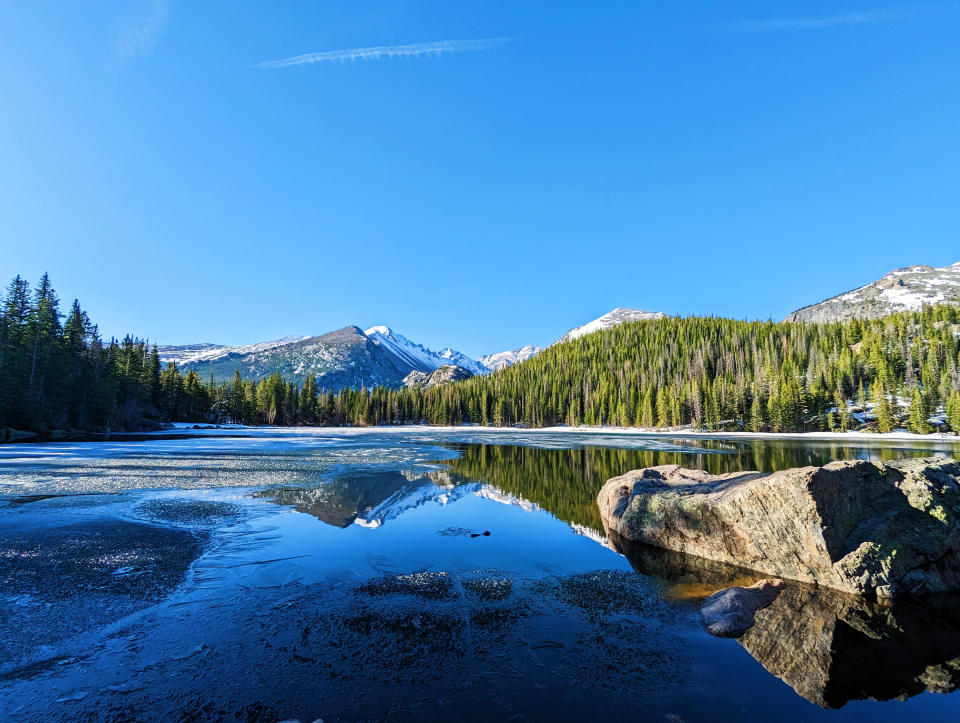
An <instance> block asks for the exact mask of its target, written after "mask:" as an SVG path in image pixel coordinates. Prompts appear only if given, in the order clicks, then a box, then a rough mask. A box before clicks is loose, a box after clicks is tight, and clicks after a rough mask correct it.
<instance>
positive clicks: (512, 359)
mask: <svg viewBox="0 0 960 723" xmlns="http://www.w3.org/2000/svg"><path fill="white" fill-rule="evenodd" d="M539 352H540V347H538V346H534V345H533V344H527V345H526V346H521V347H518V348H516V349H511V350H510V351H501V352H498V353H496V354H486V355H484V356H482V357H480V358H479V359H477V361H478V362H479V363H480V364H482V365H483V366H485V367H486V368H487V369H489V370H491V371H497V370H498V369H504V368H506V367H511V366H513V365H514V364H519V363H520V362H522V361H526V360H527V359H529V358H530V357H532V356H534V355H535V354H537V353H539Z"/></svg>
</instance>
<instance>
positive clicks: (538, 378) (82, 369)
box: [0, 275, 960, 433]
mask: <svg viewBox="0 0 960 723" xmlns="http://www.w3.org/2000/svg"><path fill="white" fill-rule="evenodd" d="M868 408H869V410H870V414H869V416H868V417H865V416H864V411H865V410H866V409H868ZM937 413H939V414H940V415H941V416H942V417H943V423H942V425H940V426H941V428H944V429H947V428H949V429H952V430H954V431H956V430H960V310H958V308H957V307H955V306H950V305H943V306H937V307H927V308H924V309H923V310H922V311H918V312H907V313H900V314H893V315H891V316H888V317H884V318H883V319H877V320H860V319H854V320H850V321H844V322H835V323H829V324H801V323H790V322H781V323H774V322H770V321H767V322H762V321H737V320H732V319H722V318H714V317H703V318H701V317H691V318H685V319H681V318H665V319H657V320H650V321H639V322H633V323H628V324H623V325H621V326H617V327H614V328H612V329H607V330H604V331H600V332H596V333H593V334H588V335H586V336H583V337H580V338H579V339H575V340H572V341H569V342H565V343H562V344H556V345H554V346H551V347H549V348H547V349H545V350H543V351H542V352H540V353H539V354H538V355H537V356H535V357H533V358H532V359H530V360H527V361H526V362H523V363H522V364H518V365H516V366H513V367H507V368H506V369H503V370H501V371H499V372H496V373H494V374H492V375H490V376H483V377H473V378H471V379H468V380H465V381H462V382H457V383H453V384H448V385H444V386H439V387H434V388H430V389H393V388H388V387H375V388H372V389H366V388H361V389H349V388H347V389H339V390H331V389H321V388H318V386H317V381H316V378H315V377H308V378H307V379H306V380H305V381H304V382H303V383H302V384H294V383H293V382H291V381H290V380H287V379H284V378H283V377H281V376H280V375H279V374H274V375H271V376H268V377H263V378H261V379H259V380H255V379H245V378H242V377H241V376H240V374H239V372H238V373H236V374H235V375H234V378H233V379H232V380H231V381H228V382H222V383H220V384H217V383H216V382H215V381H214V379H213V378H212V377H211V378H210V379H209V380H207V381H203V380H201V379H200V378H199V377H198V376H197V374H196V372H194V371H187V372H186V373H185V374H184V373H182V372H181V370H180V369H179V368H178V367H177V365H176V364H175V363H172V362H171V363H167V364H166V365H164V364H162V363H161V362H160V358H159V354H158V352H157V349H156V347H155V346H150V345H149V344H148V343H147V342H146V341H144V340H143V339H140V338H137V337H131V336H127V337H125V338H123V339H122V340H119V341H118V340H116V339H111V340H110V341H108V342H105V341H104V340H103V339H101V337H100V334H99V331H98V329H97V326H96V325H95V324H93V323H91V321H90V319H89V318H88V317H87V314H86V313H85V312H84V311H83V310H82V309H81V307H80V304H79V303H78V302H77V301H74V302H73V304H72V306H71V308H70V311H69V312H67V313H66V314H64V313H62V312H61V310H60V306H59V300H58V298H57V295H56V293H55V292H54V290H53V287H52V285H51V283H50V279H49V278H48V276H47V275H44V276H43V278H42V279H41V280H40V282H39V283H38V284H37V285H36V286H35V287H33V288H32V289H31V287H30V285H29V284H28V283H27V282H26V281H25V280H24V279H22V278H21V277H19V276H17V277H16V278H15V279H13V281H11V282H10V285H9V286H8V288H7V291H6V294H5V296H4V299H3V302H2V308H0V429H3V428H12V429H20V430H30V431H36V432H40V433H49V432H50V431H51V430H55V429H65V430H66V429H73V430H84V431H102V430H127V431H136V430H141V429H146V428H150V427H155V426H158V425H160V424H162V423H165V422H171V421H189V422H209V423H218V422H236V423H242V424H270V425H323V426H328V425H345V424H351V425H380V424H404V423H415V424H417V423H427V424H463V423H473V424H480V425H494V426H511V425H524V426H530V427H543V426H552V425H557V424H566V425H571V426H578V425H581V424H584V425H616V426H625V427H628V426H635V427H645V428H654V427H680V426H688V425H689V426H692V427H694V428H698V429H706V430H749V431H756V432H760V431H772V432H794V431H820V430H839V431H842V430H847V429H852V428H864V427H866V428H870V429H876V430H878V431H882V432H886V431H890V430H892V429H894V428H896V427H898V426H901V425H906V426H908V427H909V428H910V429H911V430H913V431H917V432H929V431H931V430H932V429H933V428H934V426H933V424H931V422H930V421H929V420H930V418H931V416H933V415H935V414H937Z"/></svg>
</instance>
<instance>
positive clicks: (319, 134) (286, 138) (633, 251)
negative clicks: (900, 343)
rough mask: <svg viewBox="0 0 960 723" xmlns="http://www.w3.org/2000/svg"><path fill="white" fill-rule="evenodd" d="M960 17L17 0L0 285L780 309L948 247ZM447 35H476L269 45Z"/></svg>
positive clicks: (494, 309)
mask: <svg viewBox="0 0 960 723" xmlns="http://www.w3.org/2000/svg"><path fill="white" fill-rule="evenodd" d="M958 38H960V6H958V4H956V3H953V2H944V3H933V4H929V5H924V4H917V5H896V4H890V3H885V2H882V1H881V0H877V1H876V2H847V1H846V0H832V1H830V2H811V1H810V0H804V1H803V2H799V1H795V2H787V1H783V2H765V3H747V2H733V1H718V0H714V1H713V2H707V1H705V0H699V1H697V0H690V1H688V2H639V1H638V0H631V1H629V2H613V1H605V2H602V3H592V2H591V3H588V2H581V3H577V2H562V3H557V2H546V1H545V2H517V1H516V0H503V1H500V0H458V1H457V2H441V1H439V0H438V1H437V2H404V1H402V0H382V1H381V2H363V1H362V0H348V1H344V2H319V1H317V2H307V1H305V0H301V1H299V2H282V1H281V0H277V2H269V3H237V2H234V1H233V0H230V1H229V2H228V1H226V0H223V1H220V2H213V1H210V2H187V1H186V0H143V1H139V0H130V1H125V2H85V3H82V2H69V3H67V2H62V1H61V0H56V1H50V0H6V2H3V3H2V5H0V159H2V160H0V164H2V165H0V167H2V169H3V172H2V174H0V272H2V274H3V277H4V278H3V280H2V282H3V283H4V284H5V283H6V281H7V280H8V279H9V278H10V277H12V276H13V275H14V274H16V273H21V274H24V275H26V276H28V277H30V278H31V280H35V279H36V278H37V277H38V276H39V275H40V274H41V273H42V272H43V271H44V270H47V271H49V272H50V274H51V276H52V278H53V281H54V284H55V286H56V288H57V290H58V291H59V292H60V294H61V296H62V297H63V299H64V301H65V303H69V301H70V300H71V299H72V298H73V297H75V296H76V297H79V298H80V300H81V302H82V304H83V305H84V306H85V308H86V309H87V310H88V311H89V313H90V315H91V316H92V317H93V318H94V320H95V321H98V322H100V324H101V327H102V329H103V331H104V333H106V334H107V335H110V334H117V335H119V334H123V333H125V332H128V331H129V332H133V333H136V334H139V335H141V336H147V337H149V338H150V339H152V340H155V341H158V342H160V343H185V342H197V341H213V342H221V343H242V342H253V341H258V340H263V339H271V338H276V337H279V336H283V335H286V334H296V333H303V334H314V333H322V332H325V331H328V330H330V329H334V328H339V327H341V326H344V325H347V324H358V325H360V326H362V327H366V326H370V325H373V324H389V325H391V326H393V327H394V328H395V329H396V330H398V331H400V332H401V333H404V334H406V335H407V336H409V337H411V338H413V339H415V340H417V341H420V342H422V343H425V344H427V345H430V346H433V347H435V348H439V347H442V346H444V345H448V344H449V345H452V346H454V347H456V348H459V349H461V350H462V351H464V352H467V353H470V354H479V353H485V352H491V351H498V350H501V349H504V348H509V347H513V346H518V345H521V344H524V343H528V342H532V343H538V344H543V343H549V342H551V341H553V340H554V339H555V338H557V337H558V336H560V335H561V334H562V333H563V332H564V331H566V330H567V329H568V328H569V327H571V326H574V325H576V324H579V323H583V322H585V321H587V320H589V319H591V318H593V317H595V316H598V315H599V314H601V313H604V312H606V311H608V310H609V309H611V308H613V307H615V306H631V307H636V308H644V309H651V310H661V311H664V312H667V313H670V314H681V315H686V314H717V315H725V316H734V317H750V318H756V317H759V318H767V317H771V316H772V317H774V318H779V317H781V316H783V315H784V314H786V313H787V312H789V311H791V310H793V309H794V308H796V307H799V306H802V305H805V304H807V303H812V302H816V301H819V300H821V299H823V298H825V297H828V296H832V295H834V294H836V293H838V292H841V291H844V290H847V289H849V288H852V287H854V286H858V285H860V284H862V283H866V282H868V281H870V280H872V279H874V278H877V277H878V276H880V275H882V274H883V273H884V272H886V271H888V270H890V269H892V268H894V267H897V266H903V265H908V264H914V263H929V264H933V265H944V264H949V263H953V262H955V261H960V42H958ZM439 41H483V42H454V43H450V44H447V45H443V46H437V45H425V46H419V47H417V48H413V49H410V50H407V51H404V52H407V53H408V54H407V55H403V56H399V57H398V55H397V52H401V51H394V52H393V53H392V54H391V53H388V52H387V51H383V50H379V51H378V50H374V51H366V54H367V56H368V59H366V60H357V59H354V60H349V59H343V58H346V57H348V56H351V55H354V56H355V55H356V53H353V54H349V53H346V54H341V55H332V56H331V55H327V56H315V57H314V58H313V60H314V61H315V62H301V61H298V62H293V63H291V64H287V65H284V64H274V65H269V63H271V61H279V60H283V59H286V58H291V57H293V56H298V55H301V54H307V53H325V52H329V51H339V50H353V49H358V48H383V47H385V46H397V45H411V44H418V43H438V42H439ZM440 49H442V50H443V52H431V51H437V50H440ZM337 58H341V60H339V61H338V60H337ZM302 60H306V59H302ZM263 63H267V64H268V65H266V66H264V65H262V64H263ZM278 65H279V66H280V67H277V66H278Z"/></svg>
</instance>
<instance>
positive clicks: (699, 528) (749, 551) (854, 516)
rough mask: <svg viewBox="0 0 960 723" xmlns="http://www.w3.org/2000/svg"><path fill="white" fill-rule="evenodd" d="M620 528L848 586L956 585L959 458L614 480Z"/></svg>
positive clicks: (914, 588)
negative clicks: (957, 460) (955, 459)
mask: <svg viewBox="0 0 960 723" xmlns="http://www.w3.org/2000/svg"><path fill="white" fill-rule="evenodd" d="M597 503H598V505H599V508H600V516H601V518H602V519H603V522H604V525H605V527H606V528H607V530H608V531H609V532H611V533H613V534H614V535H616V536H619V537H621V538H625V539H627V540H632V541H636V542H643V543H646V544H649V545H655V546H657V547H662V548H665V549H668V550H674V551H676V552H682V553H684V554H688V555H696V556H698V557H703V558H706V559H709V560H715V561H718V562H723V563H727V564H730V565H737V566H739V567H744V568H748V569H751V570H756V571H758V572H761V573H763V574H765V575H772V576H776V577H781V578H788V579H792V580H799V581H802V582H809V583H815V584H818V585H823V586H826V587H830V588H834V589H836V590H842V591H844V592H848V593H854V594H858V595H861V594H868V595H876V596H878V597H883V598H892V597H896V596H898V595H903V594H914V595H918V594H928V593H934V592H944V591H950V590H960V464H958V463H957V462H956V461H954V460H949V459H906V460H900V461H897V462H891V463H887V464H880V463H873V462H865V461H854V462H832V463H830V464H827V465H825V466H823V467H801V468H796V469H789V470H783V471H780V472H774V473H772V474H762V473H758V472H742V473H734V474H725V475H719V476H714V475H710V474H708V473H706V472H703V471H699V470H686V469H682V468H680V467H678V466H676V465H665V466H661V467H651V468H648V469H641V470H635V471H633V472H629V473H627V474H625V475H623V476H622V477H614V478H613V479H611V480H609V481H608V482H607V483H606V484H605V485H604V486H603V489H601V490H600V494H599V496H598V498H597Z"/></svg>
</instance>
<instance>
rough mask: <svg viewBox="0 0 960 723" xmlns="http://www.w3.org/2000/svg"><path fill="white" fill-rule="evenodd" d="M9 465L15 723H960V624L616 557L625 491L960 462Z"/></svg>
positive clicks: (236, 450) (0, 650) (350, 460)
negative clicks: (622, 478)
mask: <svg viewBox="0 0 960 723" xmlns="http://www.w3.org/2000/svg"><path fill="white" fill-rule="evenodd" d="M244 434H245V436H240V435H237V436H235V437H223V438H221V437H215V436H212V435H211V436H199V437H197V438H188V439H173V438H167V439H161V440H131V441H130V442H127V443H90V444H81V443H72V444H60V445H42V446H41V445H10V446H7V447H4V448H0V498H2V501H0V719H2V720H24V721H34V720H36V721H40V720H44V721H46V720H118V721H120V720H158V721H160V720H163V721H168V720H182V721H206V720H240V721H279V720H285V719H300V720H302V721H313V720H315V719H317V718H322V719H324V720H326V721H330V720H370V719H384V718H386V719H400V720H410V719H413V720H445V719H449V720H458V719H470V720H489V719H510V718H513V719H520V720H522V719H529V720H542V719H546V718H553V719H561V720H564V719H571V718H585V717H595V716H598V717H604V718H607V719H613V720H619V719H624V720H635V719H637V718H644V719H653V720H657V719H659V720H708V719H709V720H715V719H717V718H720V719H726V718H736V719H740V718H745V717H751V718H759V719H770V718H777V719H782V720H820V719H828V720H841V719H843V720H846V719H862V718H867V719H871V720H902V719H904V718H909V717H922V718H925V719H927V720H955V719H957V718H958V717H960V694H957V693H955V692H954V691H955V690H956V689H957V688H958V687H960V600H958V599H957V598H955V597H950V596H943V597H939V598H933V599H930V600H924V601H922V602H912V603H904V604H900V605H898V606H897V607H894V608H889V607H884V606H877V605H872V604H870V603H867V602H864V601H861V600H858V599H854V598H849V597H847V596H842V595H837V594H835V593H831V592H830V591H826V590H818V589H816V588H809V587H805V586H801V585H790V586H789V587H788V589H787V591H786V592H785V593H783V594H782V595H781V596H780V597H778V598H777V601H776V602H775V604H774V605H773V606H771V607H770V608H768V609H767V610H765V611H762V613H761V614H760V615H758V623H757V625H756V626H755V627H754V628H753V629H752V630H751V631H750V632H749V633H748V634H747V635H745V636H744V637H742V638H740V639H739V640H729V639H727V640H721V639H717V638H712V637H710V636H709V635H708V634H706V633H705V632H704V631H703V630H702V628H701V626H700V624H699V620H698V615H697V610H698V605H699V602H700V600H702V598H703V597H704V596H706V595H708V594H710V593H711V592H713V591H715V590H717V589H720V588H722V587H726V586H729V585H730V584H735V583H744V582H746V583H749V582H752V581H753V580H754V579H756V578H757V577H758V576H756V575H754V574H753V573H750V572H748V571H742V570H737V569H733V568H729V567H724V566H720V565H715V564H710V563H706V562H704V561H700V560H696V559H694V558H686V557H683V556H679V555H674V554H669V553H665V552H663V551H658V550H652V549H649V548H644V547H642V546H635V545H634V546H629V545H625V544H624V543H622V542H620V541H616V540H613V541H610V540H607V539H606V537H605V536H604V535H603V530H602V527H601V525H600V520H599V517H598V515H597V512H596V505H595V499H596V494H597V492H598V491H599V488H600V486H601V485H602V484H603V482H605V481H606V480H607V479H608V478H609V477H612V476H615V475H619V474H622V473H624V472H626V471H629V470H631V469H635V468H638V467H645V466H651V465H656V464H672V463H676V464H682V465H684V466H687V467H699V468H703V469H707V470H709V471H711V472H729V471H735V470H741V469H760V470H776V469H782V468H787V467H793V466H798V465H808V464H811V465H812V464H823V463H825V462H828V461H831V460H834V459H850V458H869V459H895V458H899V457H902V456H908V455H911V456H918V455H924V456H928V455H932V454H946V453H950V454H954V455H956V453H957V450H956V449H955V448H952V447H951V446H950V445H949V444H948V443H946V442H944V443H943V444H939V443H938V444H927V445H924V446H922V447H917V446H909V447H904V446H902V445H901V446H889V445H883V446H881V445H840V444H824V443H811V442H792V441H783V440H777V441H770V440H762V441H747V440H737V441H735V442H731V441H729V440H722V441H721V440H704V439H677V440H664V439H663V438H661V437H657V438H643V437H636V436H628V435H622V436H621V435H615V434H610V435H589V436H588V435H582V434H573V433H570V434H562V433H555V434H545V433H534V432H526V433H524V432H516V433H513V432H510V433H500V432H498V433H492V432H485V431H481V430H478V431H472V430H467V431H442V430H404V431H389V432H387V431H378V430H372V431H366V432H359V431H354V432H349V433H336V432H329V431H317V432H296V433H294V432H289V431H278V432H255V433H252V434H251V433H244Z"/></svg>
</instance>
